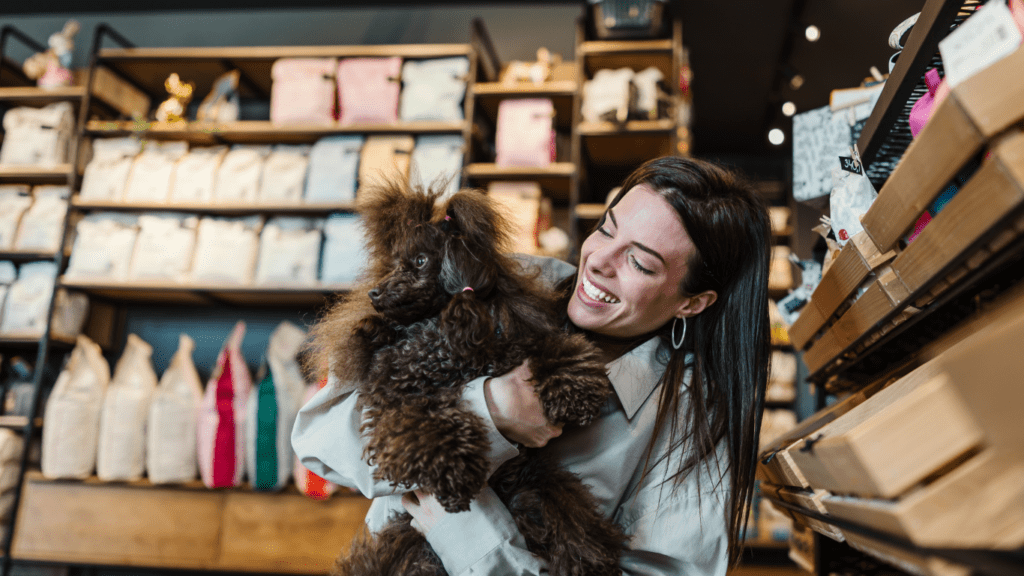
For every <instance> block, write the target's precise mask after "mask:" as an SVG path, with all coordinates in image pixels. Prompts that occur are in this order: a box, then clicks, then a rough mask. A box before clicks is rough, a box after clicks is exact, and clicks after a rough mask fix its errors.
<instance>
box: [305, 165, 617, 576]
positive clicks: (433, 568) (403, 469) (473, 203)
mask: <svg viewBox="0 0 1024 576" xmlns="http://www.w3.org/2000/svg"><path fill="white" fill-rule="evenodd" d="M438 204H440V200H439V193H438V192H436V191H432V190H428V191H424V190H421V189H418V188H417V189H412V188H410V187H409V185H408V184H407V183H406V182H397V181H393V182H389V183H387V184H384V185H382V186H379V187H377V188H375V189H373V190H372V191H370V193H369V194H368V196H367V197H366V199H365V200H363V201H362V203H361V209H360V212H361V213H362V215H363V219H364V220H363V221H364V225H365V231H366V239H367V240H366V242H367V248H368V250H369V256H370V258H369V264H368V268H367V270H366V272H365V273H364V276H363V277H364V279H363V281H362V282H361V284H360V286H359V287H357V288H356V289H354V290H353V291H352V292H351V293H350V295H349V296H348V297H347V298H346V299H344V300H342V301H341V302H339V303H338V304H336V305H334V306H333V307H332V308H331V309H330V310H329V311H328V312H327V314H326V315H325V316H324V317H323V318H322V319H321V320H320V322H318V323H317V325H316V326H315V327H314V329H313V342H314V346H313V352H314V354H313V357H312V362H313V365H318V366H324V365H329V366H330V367H331V370H332V371H333V374H334V376H336V378H337V381H338V382H339V383H340V384H339V385H340V386H355V387H357V388H358V390H359V392H360V396H359V402H360V408H361V409H362V410H363V411H364V423H363V433H364V434H365V435H366V437H367V438H368V443H367V445H366V448H365V454H364V456H365V457H366V459H367V461H368V462H370V463H371V464H374V465H376V467H377V468H376V474H377V477H378V478H379V479H383V480H387V481H389V482H391V483H393V484H394V485H395V486H396V487H400V488H401V487H404V488H408V487H413V486H418V487H420V488H421V489H423V490H424V491H426V492H428V493H430V494H433V495H434V496H436V497H437V499H438V501H439V502H440V503H441V504H442V505H443V506H444V507H445V509H446V510H448V511H449V512H458V511H462V510H468V509H469V503H470V501H471V500H472V499H473V497H474V495H476V494H477V493H478V492H479V491H480V490H481V489H482V488H483V487H484V486H485V485H488V484H489V485H490V486H491V487H492V488H493V489H494V491H495V492H496V494H497V495H498V497H499V498H500V499H501V500H502V502H504V503H505V505H506V506H507V507H508V509H509V511H510V512H511V514H512V516H513V518H514V519H515V521H516V524H517V525H518V527H519V529H520V531H521V532H522V534H523V536H524V537H525V539H526V542H527V546H528V548H529V549H530V551H531V552H533V553H535V554H537V555H539V556H541V557H543V558H545V559H547V560H548V561H549V564H550V571H551V574H557V575H566V576H569V575H571V576H600V575H605V574H608V575H611V574H620V573H621V572H620V570H619V567H618V560H619V556H620V552H621V550H622V547H623V546H624V544H625V541H626V537H625V536H624V535H623V534H622V532H621V530H620V529H619V528H618V527H617V526H616V525H615V524H614V523H612V522H611V521H609V520H607V519H605V518H604V517H603V516H602V515H601V513H600V512H599V511H598V509H597V504H596V501H595V500H594V499H593V497H592V496H591V494H590V493H589V491H588V490H587V488H586V487H585V486H584V485H583V483H582V482H581V481H580V480H579V479H578V478H577V477H576V476H574V475H573V474H571V473H569V472H567V471H565V470H563V469H561V468H559V467H558V466H557V464H556V463H555V462H554V461H552V460H551V459H550V458H547V457H546V456H545V455H544V453H543V451H539V450H525V451H523V452H522V453H521V454H520V455H519V456H518V457H516V458H514V459H512V460H510V461H509V462H506V463H505V464H504V465H503V466H501V467H500V468H499V469H498V470H497V471H495V472H494V474H493V475H491V477H490V479H488V468H489V465H488V460H487V456H486V455H487V450H488V447H489V444H488V441H487V432H486V427H485V425H484V422H483V421H482V420H481V419H480V418H479V417H478V416H476V415H475V414H473V413H472V412H470V411H469V410H466V409H465V408H464V407H463V406H462V405H461V404H460V401H461V393H462V388H463V386H464V385H465V383H466V382H469V381H470V380H473V379H475V378H477V377H480V376H484V375H497V374H505V373H507V372H509V371H511V370H512V369H513V368H515V367H516V366H518V365H520V364H522V363H523V362H524V361H526V360H529V365H530V369H531V372H532V374H533V380H534V386H535V389H536V390H537V392H538V395H539V397H540V399H541V402H542V404H543V407H544V410H545V413H546V415H547V417H548V419H549V420H550V421H551V422H555V423H561V424H567V425H585V424H588V423H589V422H590V421H591V420H592V419H593V418H594V417H595V416H597V414H598V412H599V410H600V409H601V407H602V405H603V404H604V403H605V401H606V400H607V398H608V396H609V394H610V393H611V385H610V382H609V381H608V377H607V374H606V372H605V367H604V364H603V363H602V362H601V360H600V357H599V355H598V352H597V350H596V348H594V347H593V346H592V345H591V344H589V343H588V342H587V341H586V340H585V339H584V337H583V336H582V335H579V334H569V333H566V332H564V331H563V330H562V329H560V327H559V326H558V325H557V324H556V322H555V320H554V319H555V318H557V317H558V314H556V312H555V310H554V304H553V303H554V301H555V299H554V297H553V294H552V293H550V292H549V291H548V290H547V289H546V288H543V287H542V286H541V284H540V282H538V281H537V280H536V278H533V277H529V276H527V275H526V274H525V273H524V271H523V270H522V269H521V267H520V265H519V263H518V262H516V261H515V260H514V259H512V258H510V257H509V256H508V255H506V254H505V253H504V252H503V251H502V248H503V246H504V243H505V241H506V240H507V238H508V234H507V230H506V224H505V221H504V220H503V219H502V218H501V217H500V215H499V214H498V213H497V212H496V210H495V209H494V207H493V206H492V204H491V203H490V201H489V200H488V199H487V197H486V196H485V195H483V194H481V193H479V192H476V191H470V190H464V191H461V192H459V193H457V194H455V195H453V196H452V197H451V198H449V199H448V200H447V201H446V202H444V203H443V205H438ZM409 522H410V517H409V515H408V514H397V515H396V516H395V517H393V518H392V519H391V522H390V524H389V525H388V526H387V527H386V528H385V529H384V530H383V531H381V532H379V533H377V534H374V535H372V536H371V535H364V536H363V537H361V538H359V539H357V540H356V542H355V543H354V544H353V547H352V550H351V551H350V553H349V554H347V555H345V554H343V555H342V557H340V558H339V559H338V562H337V565H336V567H335V571H334V573H335V574H341V575H346V576H348V575H359V576H370V575H373V576H380V575H385V574H388V575H390V574H402V575H413V574H424V575H441V574H444V573H445V572H444V568H443V567H442V565H441V562H440V560H439V559H438V558H437V556H436V555H435V554H434V553H433V551H431V550H430V547H429V545H428V544H427V542H426V540H425V539H424V538H423V536H421V535H420V534H419V533H418V532H417V531H415V530H414V529H413V528H411V527H410V525H409Z"/></svg>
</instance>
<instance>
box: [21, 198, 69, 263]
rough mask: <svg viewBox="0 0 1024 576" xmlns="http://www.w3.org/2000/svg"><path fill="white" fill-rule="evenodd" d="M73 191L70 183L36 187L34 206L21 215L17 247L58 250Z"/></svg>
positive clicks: (33, 249)
mask: <svg viewBox="0 0 1024 576" xmlns="http://www.w3.org/2000/svg"><path fill="white" fill-rule="evenodd" d="M69 193H70V190H69V189H68V187H67V186H56V185H41V186H36V187H34V188H32V197H33V200H32V206H30V207H29V209H28V210H26V211H25V213H24V214H23V215H22V216H21V225H19V226H18V234H17V236H15V240H14V248H15V249H16V250H27V251H36V252H56V251H57V249H59V248H60V246H61V240H62V236H63V234H64V216H65V215H66V214H67V210H68V194H69Z"/></svg>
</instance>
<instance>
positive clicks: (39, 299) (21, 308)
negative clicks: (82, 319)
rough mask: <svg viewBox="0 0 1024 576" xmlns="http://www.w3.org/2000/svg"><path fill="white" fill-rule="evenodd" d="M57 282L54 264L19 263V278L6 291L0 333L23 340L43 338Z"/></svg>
mask: <svg viewBox="0 0 1024 576" xmlns="http://www.w3.org/2000/svg"><path fill="white" fill-rule="evenodd" d="M56 279H57V265H56V264H55V263H53V262H29V263H27V264H22V265H21V268H20V269H19V270H18V279H17V280H16V281H15V282H14V283H13V284H11V287H10V289H9V290H8V291H7V299H6V301H5V302H4V312H3V318H2V319H0V334H3V335H4V336H19V337H25V338H38V337H39V336H42V334H43V332H44V331H45V330H46V314H47V313H48V312H49V310H50V298H51V297H52V296H53V285H54V282H55V281H56Z"/></svg>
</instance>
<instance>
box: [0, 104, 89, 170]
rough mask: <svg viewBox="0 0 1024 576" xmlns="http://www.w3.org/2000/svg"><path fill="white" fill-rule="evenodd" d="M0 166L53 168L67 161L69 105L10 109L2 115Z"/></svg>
mask: <svg viewBox="0 0 1024 576" xmlns="http://www.w3.org/2000/svg"><path fill="white" fill-rule="evenodd" d="M3 125H4V133H5V134H4V140H3V144H2V145H0V164H19V165H34V166H54V165H57V164H63V163H65V162H67V161H68V145H69V143H70V142H71V140H72V138H73V137H74V132H75V114H74V111H73V109H72V107H71V104H70V103H69V102H56V103H54V104H49V105H47V106H44V107H42V108H32V107H19V108H12V109H10V110H8V111H7V113H6V114H4V119H3Z"/></svg>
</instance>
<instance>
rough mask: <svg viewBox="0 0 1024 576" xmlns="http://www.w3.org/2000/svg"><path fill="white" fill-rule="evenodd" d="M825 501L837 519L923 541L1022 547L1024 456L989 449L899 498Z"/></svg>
mask: <svg viewBox="0 0 1024 576" xmlns="http://www.w3.org/2000/svg"><path fill="white" fill-rule="evenodd" d="M1018 457H1019V455H1018ZM822 504H823V505H824V508H825V509H826V510H827V511H828V513H829V514H831V515H833V516H835V517H837V518H842V519H845V520H849V521H851V522H855V523H857V524H860V525H862V526H869V527H871V528H875V529H877V530H881V531H883V532H888V533H890V534H894V535H896V536H900V537H902V538H904V539H907V540H910V541H912V542H914V543H915V544H917V545H919V546H925V547H935V548H975V547H977V548H1004V549H1013V548H1018V547H1020V546H1024V460H1020V459H1015V458H1013V457H1012V455H1010V454H1006V453H1003V454H1000V453H999V452H998V451H997V450H987V451H985V452H983V453H981V454H978V455H977V456H974V457H973V458H971V459H969V460H968V461H966V462H964V463H963V464H961V465H960V466H957V467H956V468H954V469H953V470H952V471H950V472H949V473H948V474H945V475H943V476H941V477H940V478H938V479H937V480H935V481H934V482H932V483H930V484H927V485H925V486H922V487H921V488H919V489H917V490H914V491H912V492H910V493H908V494H907V495H906V496H904V497H903V498H900V499H898V500H874V499H862V498H856V497H844V496H831V495H829V496H826V497H824V498H823V499H822Z"/></svg>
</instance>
